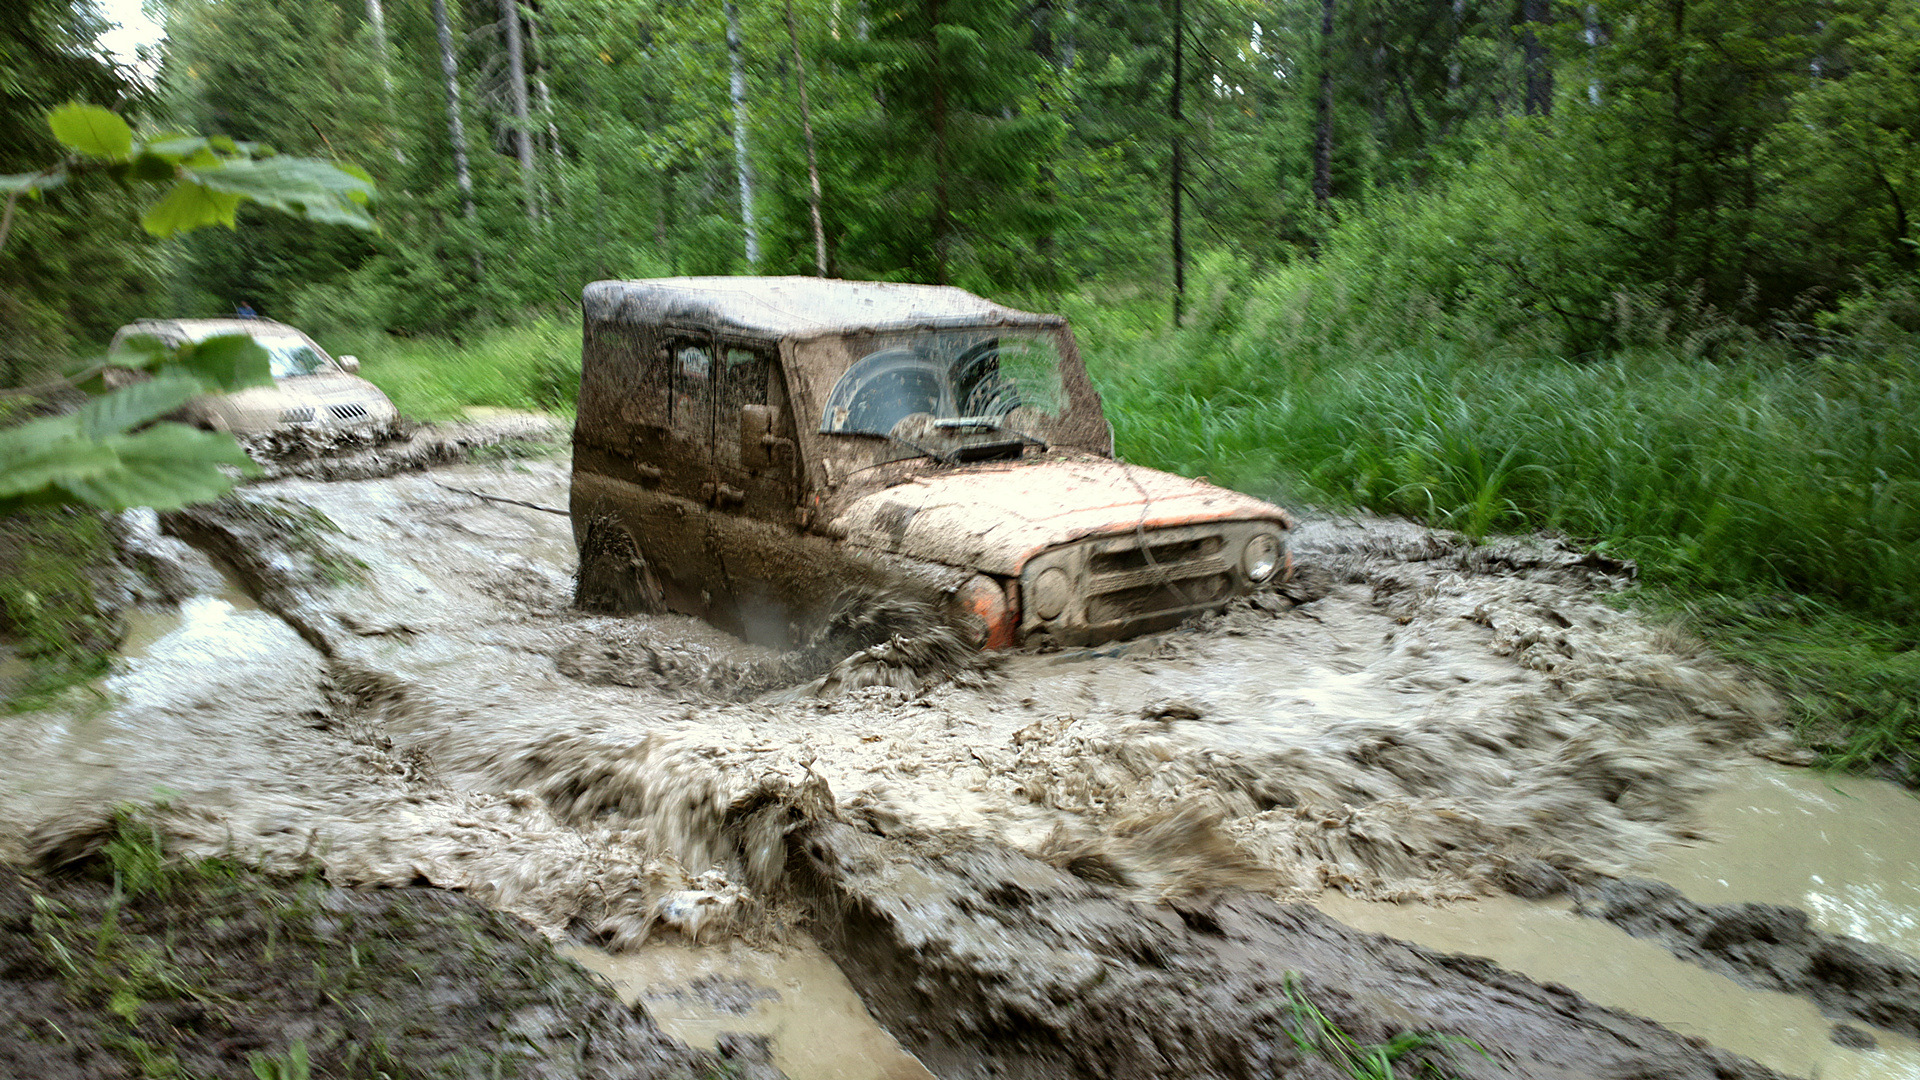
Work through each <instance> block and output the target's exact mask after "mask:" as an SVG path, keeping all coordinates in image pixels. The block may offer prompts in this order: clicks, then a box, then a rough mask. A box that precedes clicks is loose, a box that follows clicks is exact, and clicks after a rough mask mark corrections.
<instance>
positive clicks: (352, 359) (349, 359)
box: [334, 356, 360, 375]
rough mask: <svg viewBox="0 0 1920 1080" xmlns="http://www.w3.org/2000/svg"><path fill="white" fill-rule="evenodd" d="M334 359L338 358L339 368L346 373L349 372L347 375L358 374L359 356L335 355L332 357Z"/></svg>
mask: <svg viewBox="0 0 1920 1080" xmlns="http://www.w3.org/2000/svg"><path fill="white" fill-rule="evenodd" d="M334 359H336V360H338V361H339V362H340V370H341V371H344V372H346V373H347V374H349V375H358V374H360V358H359V357H357V356H336V357H334Z"/></svg>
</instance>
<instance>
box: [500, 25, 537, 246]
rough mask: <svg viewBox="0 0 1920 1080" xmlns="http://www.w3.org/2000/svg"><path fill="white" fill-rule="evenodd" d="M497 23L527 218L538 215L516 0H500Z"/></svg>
mask: <svg viewBox="0 0 1920 1080" xmlns="http://www.w3.org/2000/svg"><path fill="white" fill-rule="evenodd" d="M500 26H501V30H502V31H503V32H504V33H505V34H506V38H507V92H508V94H509V95H510V96H511V98H512V103H513V151H514V156H515V157H517V158H519V159H520V183H521V187H522V188H523V189H524V190H523V194H524V196H525V198H526V203H527V220H528V221H537V220H538V219H539V216H540V209H539V200H538V199H536V198H535V196H534V182H535V181H534V173H533V132H532V131H531V130H530V129H531V128H532V126H533V117H532V115H531V114H530V111H529V109H528V108H527V54H526V50H525V48H524V47H523V46H522V45H521V42H520V4H519V0H500Z"/></svg>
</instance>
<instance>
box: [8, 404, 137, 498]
mask: <svg viewBox="0 0 1920 1080" xmlns="http://www.w3.org/2000/svg"><path fill="white" fill-rule="evenodd" d="M93 446H94V444H93V443H90V442H88V441H87V440H85V439H82V438H81V437H80V425H79V423H78V422H76V421H75V420H74V418H73V417H72V416H48V417H43V418H41V419H39V420H30V421H28V422H26V423H24V424H16V425H14V426H13V427H10V428H0V499H4V498H8V497H18V496H23V495H28V494H31V493H33V492H36V491H39V490H41V489H43V488H45V487H46V486H47V485H48V484H51V483H52V482H53V481H54V479H55V478H56V477H59V476H62V475H65V474H67V473H70V472H78V473H85V472H88V471H90V470H91V471H98V470H99V469H101V468H104V467H106V466H109V465H111V464H112V463H113V458H112V456H111V453H110V452H109V453H108V455H107V456H106V457H105V458H104V459H102V458H101V457H100V456H99V455H98V454H97V453H94V454H93V455H92V456H89V453H90V448H92V447H93Z"/></svg>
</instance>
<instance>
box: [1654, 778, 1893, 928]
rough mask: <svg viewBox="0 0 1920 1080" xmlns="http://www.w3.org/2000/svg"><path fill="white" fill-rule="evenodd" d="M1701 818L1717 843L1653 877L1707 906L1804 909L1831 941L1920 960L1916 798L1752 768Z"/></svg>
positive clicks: (1711, 800) (1667, 860)
mask: <svg viewBox="0 0 1920 1080" xmlns="http://www.w3.org/2000/svg"><path fill="white" fill-rule="evenodd" d="M1701 817H1702V820H1703V821H1704V822H1705V823H1706V831H1707V833H1708V834H1709V835H1710V836H1712V837H1713V838H1714V839H1712V840H1711V841H1710V842H1708V843H1705V844H1700V845H1698V846H1692V847H1683V848H1675V849H1673V850H1670V851H1668V852H1666V853H1665V855H1664V857H1663V858H1662V859H1661V860H1660V861H1659V862H1657V863H1655V864H1654V865H1652V866H1651V867H1649V868H1648V869H1649V875H1648V876H1650V877H1657V878H1659V879H1661V880H1662V881H1666V882H1669V883H1671V884H1672V885H1674V886H1675V887H1676V888H1678V889H1679V890H1680V891H1681V892H1683V893H1686V894H1687V897H1688V898H1689V899H1692V900H1696V901H1698V902H1700V903H1703V904H1731V903H1740V902H1743V901H1744V902H1753V903H1765V904H1790V905H1792V906H1794V907H1799V908H1805V909H1806V910H1807V912H1808V914H1810V915H1812V916H1813V922H1814V925H1815V926H1817V927H1819V928H1820V929H1822V930H1825V931H1826V932H1828V933H1830V934H1848V935H1851V936H1853V937H1857V938H1863V939H1865V940H1867V941H1877V942H1879V943H1881V944H1882V945H1891V946H1893V947H1894V948H1896V949H1900V950H1902V951H1903V952H1908V953H1913V954H1915V955H1920V799H1915V798H1914V796H1913V794H1912V793H1911V792H1909V791H1907V790H1905V789H1903V788H1900V787H1897V786H1895V785H1893V784H1888V783H1884V782H1882V781H1879V780H1868V779H1864V778H1862V777H1857V776H1843V775H1839V774H1836V773H1821V772H1814V771H1811V770H1807V769H1786V768H1779V767H1763V768H1753V769H1750V770H1743V771H1742V772H1741V773H1738V774H1735V775H1734V776H1733V777H1731V778H1730V782H1729V783H1728V784H1727V785H1726V786H1725V787H1723V788H1721V789H1720V790H1719V791H1717V792H1715V793H1714V794H1713V795H1711V796H1709V797H1708V798H1707V800H1706V802H1705V804H1704V805H1703V806H1702V807H1701Z"/></svg>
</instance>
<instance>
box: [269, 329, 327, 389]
mask: <svg viewBox="0 0 1920 1080" xmlns="http://www.w3.org/2000/svg"><path fill="white" fill-rule="evenodd" d="M253 340H254V341H256V342H258V343H259V344H260V347H261V348H263V349H265V350H267V359H268V362H269V363H270V364H271V365H272V366H273V377H274V378H276V379H284V378H287V377H289V376H294V375H318V374H319V373H321V372H322V371H325V370H327V362H326V360H324V359H322V358H321V356H320V353H319V352H318V351H317V350H315V349H314V347H313V346H312V345H309V344H307V343H306V342H305V341H302V340H300V339H299V338H291V337H256V338H254V339H253Z"/></svg>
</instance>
